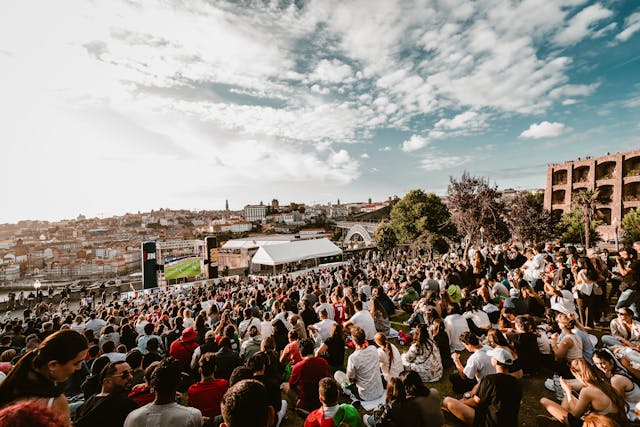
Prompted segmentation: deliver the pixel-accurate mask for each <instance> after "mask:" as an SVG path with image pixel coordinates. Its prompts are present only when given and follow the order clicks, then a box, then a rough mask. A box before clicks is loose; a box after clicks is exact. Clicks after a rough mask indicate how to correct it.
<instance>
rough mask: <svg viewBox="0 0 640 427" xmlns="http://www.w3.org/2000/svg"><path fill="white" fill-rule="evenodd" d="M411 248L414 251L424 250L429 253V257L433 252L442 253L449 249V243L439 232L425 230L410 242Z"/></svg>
mask: <svg viewBox="0 0 640 427" xmlns="http://www.w3.org/2000/svg"><path fill="white" fill-rule="evenodd" d="M411 249H413V250H414V251H426V252H427V253H428V254H429V258H431V256H432V255H433V253H434V252H437V253H439V254H444V253H446V252H447V251H448V250H449V243H447V239H446V238H444V237H443V236H442V235H440V234H436V233H432V232H430V231H425V232H424V233H422V234H421V235H420V236H418V238H417V239H416V240H414V241H413V243H412V244H411Z"/></svg>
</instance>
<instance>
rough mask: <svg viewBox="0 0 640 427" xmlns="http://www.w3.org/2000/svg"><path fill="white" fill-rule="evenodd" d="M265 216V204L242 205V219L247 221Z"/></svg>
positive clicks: (259, 219) (261, 218)
mask: <svg viewBox="0 0 640 427" xmlns="http://www.w3.org/2000/svg"><path fill="white" fill-rule="evenodd" d="M266 216H267V207H266V206H265V205H262V204H260V205H247V206H245V207H244V219H246V220H247V221H249V222H254V221H262V220H263V219H264V218H265V217H266Z"/></svg>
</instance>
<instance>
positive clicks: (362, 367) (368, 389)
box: [334, 326, 384, 401]
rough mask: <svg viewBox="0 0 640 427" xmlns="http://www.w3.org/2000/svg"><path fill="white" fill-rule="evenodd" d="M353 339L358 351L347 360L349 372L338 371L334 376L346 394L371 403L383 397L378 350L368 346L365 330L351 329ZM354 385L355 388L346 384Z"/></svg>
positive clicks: (355, 327)
mask: <svg viewBox="0 0 640 427" xmlns="http://www.w3.org/2000/svg"><path fill="white" fill-rule="evenodd" d="M351 339H352V340H353V343H354V345H355V347H356V350H355V351H354V352H353V353H352V354H351V356H349V359H347V372H346V374H345V373H344V372H342V371H337V372H336V373H335V375H334V378H335V380H336V381H337V382H338V384H340V385H342V386H343V388H344V391H345V393H346V394H348V395H349V394H351V395H354V394H355V396H354V397H355V398H356V399H360V400H365V401H370V400H376V399H379V398H380V397H382V395H383V394H384V387H383V385H382V373H381V372H380V362H379V360H378V350H377V348H376V347H375V346H373V345H367V340H366V339H365V333H364V330H363V329H362V328H360V327H357V326H354V327H353V328H351ZM348 383H353V384H355V388H354V387H352V386H350V385H347V386H346V387H345V384H348Z"/></svg>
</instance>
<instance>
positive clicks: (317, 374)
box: [284, 339, 378, 411]
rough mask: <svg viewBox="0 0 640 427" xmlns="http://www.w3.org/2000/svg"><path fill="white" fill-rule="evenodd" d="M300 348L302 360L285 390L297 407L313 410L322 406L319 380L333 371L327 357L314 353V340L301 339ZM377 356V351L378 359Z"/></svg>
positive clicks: (294, 369)
mask: <svg viewBox="0 0 640 427" xmlns="http://www.w3.org/2000/svg"><path fill="white" fill-rule="evenodd" d="M298 348H299V349H300V355H301V356H302V361H300V362H298V363H296V364H295V366H294V367H293V369H292V370H291V378H289V383H287V384H285V386H284V392H285V394H286V395H287V396H288V397H289V399H290V401H291V402H294V403H295V404H296V406H297V407H299V408H302V409H304V410H306V411H313V410H314V409H317V408H319V407H320V399H319V397H318V382H319V381H320V380H321V379H322V378H325V377H329V376H331V371H330V370H329V364H328V363H327V361H326V360H325V359H323V358H322V357H315V356H314V355H313V348H314V345H313V340H311V339H304V340H300V342H299V344H298ZM377 357H378V356H377V353H376V361H377V360H378V359H377ZM376 363H377V362H376ZM376 366H377V365H376Z"/></svg>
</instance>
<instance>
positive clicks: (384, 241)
mask: <svg viewBox="0 0 640 427" xmlns="http://www.w3.org/2000/svg"><path fill="white" fill-rule="evenodd" d="M373 239H374V240H375V241H376V246H378V249H380V250H381V251H389V250H391V249H393V248H394V247H395V246H396V243H398V237H397V236H396V232H395V230H394V229H393V227H392V226H391V224H389V223H388V222H386V221H383V222H381V223H380V225H379V226H378V228H376V231H374V232H373Z"/></svg>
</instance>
